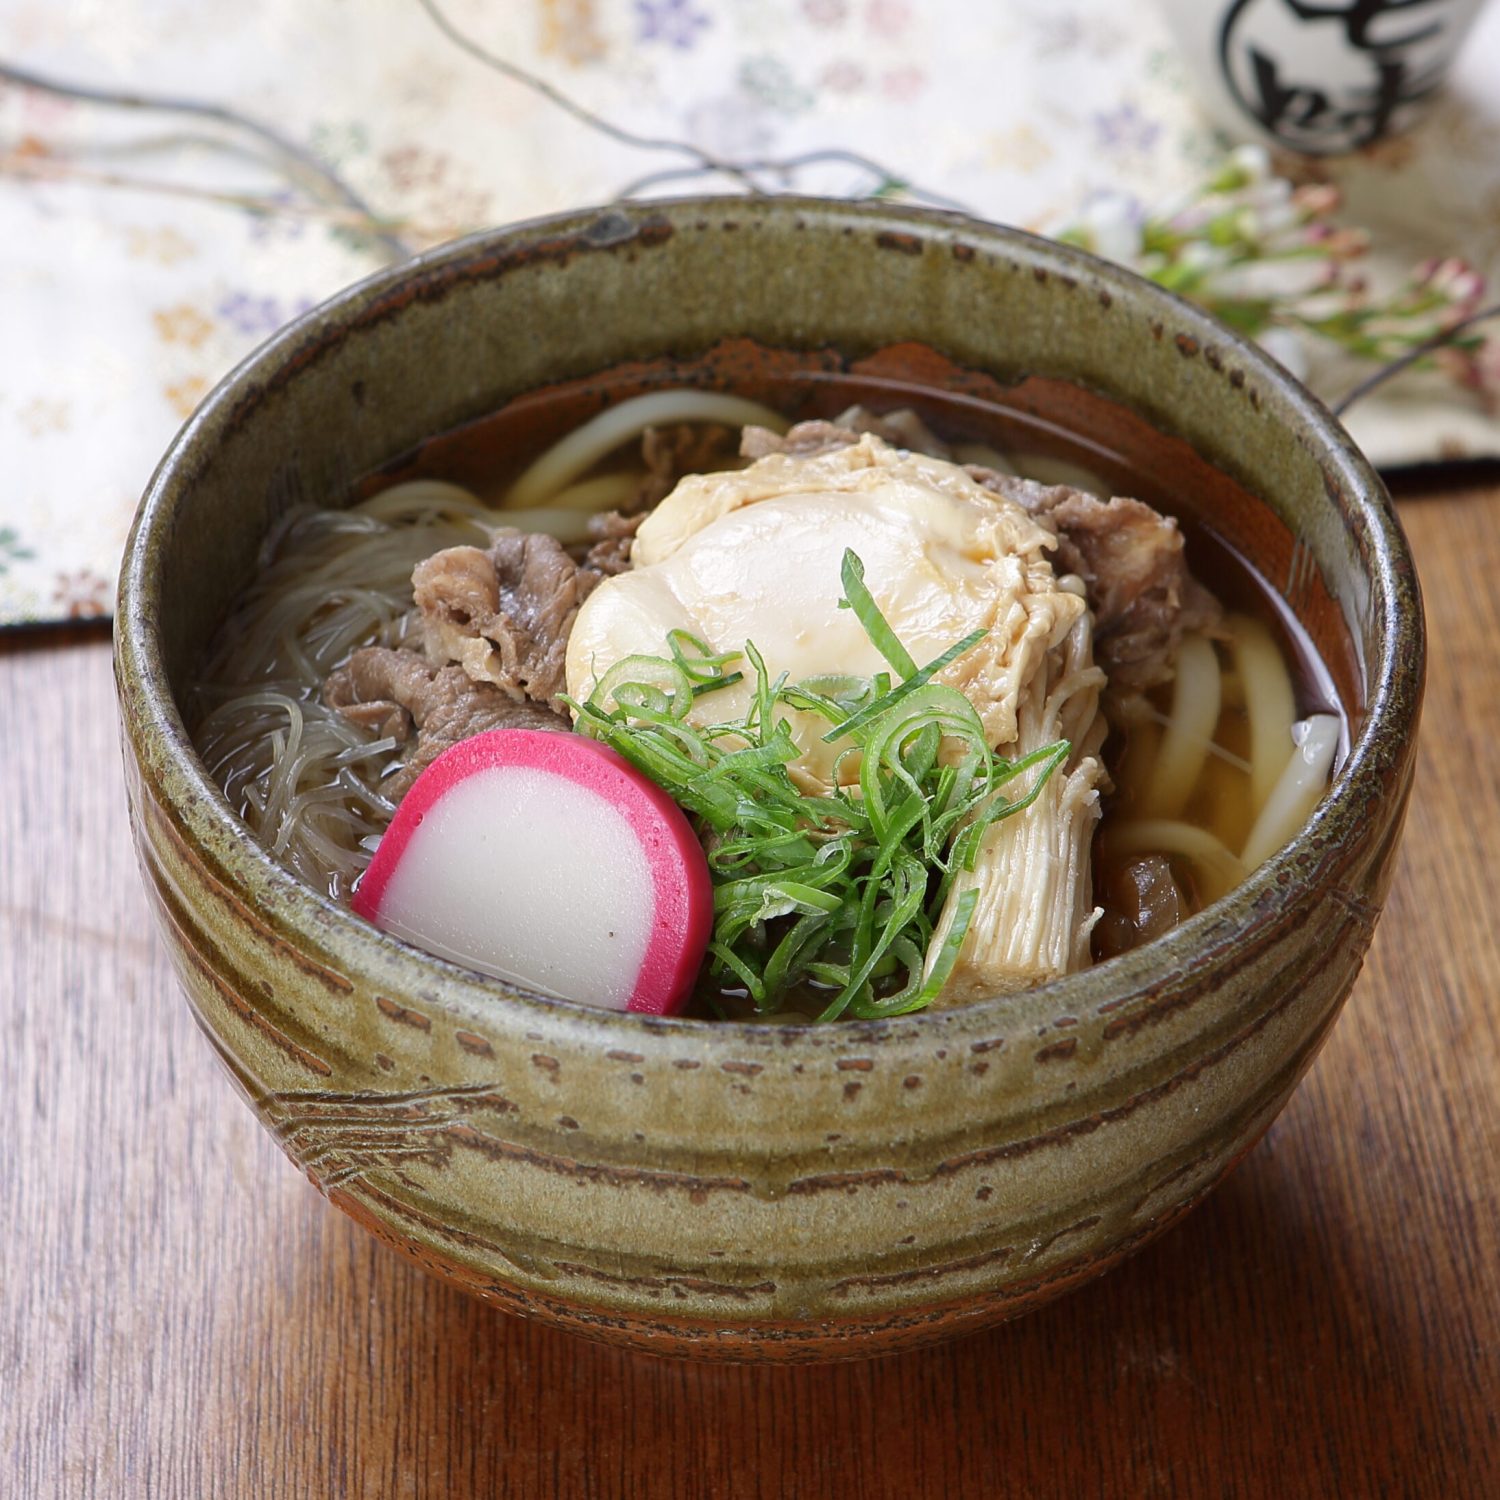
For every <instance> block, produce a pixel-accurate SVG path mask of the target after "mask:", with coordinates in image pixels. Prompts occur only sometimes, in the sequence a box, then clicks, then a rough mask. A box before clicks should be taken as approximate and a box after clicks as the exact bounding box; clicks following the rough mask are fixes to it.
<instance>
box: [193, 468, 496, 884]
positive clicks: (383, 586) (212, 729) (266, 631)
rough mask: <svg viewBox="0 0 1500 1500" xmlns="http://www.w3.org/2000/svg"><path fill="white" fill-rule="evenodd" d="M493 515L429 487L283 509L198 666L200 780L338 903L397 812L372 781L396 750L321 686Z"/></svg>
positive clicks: (394, 635) (477, 540)
mask: <svg viewBox="0 0 1500 1500" xmlns="http://www.w3.org/2000/svg"><path fill="white" fill-rule="evenodd" d="M493 514H494V513H493V512H492V511H489V510H487V509H486V508H485V507H483V506H482V505H481V504H480V503H479V501H478V500H477V499H475V497H474V496H473V495H472V494H470V493H469V492H468V491H467V490H464V489H460V488H459V487H458V486H457V485H451V484H443V483H439V482H436V481H432V480H416V481H413V482H411V483H409V484H401V485H395V486H392V487H391V488H389V489H386V490H383V491H381V493H379V494H378V495H374V496H372V497H371V498H370V499H369V500H366V501H364V502H362V503H361V504H359V505H354V506H351V507H350V508H349V509H348V510H307V509H303V510H299V511H295V512H293V513H291V514H290V515H288V516H287V517H286V519H285V520H284V521H283V523H282V524H281V525H280V526H279V527H278V528H277V530H276V532H275V533H274V534H273V536H272V537H271V538H270V540H269V541H268V543H267V545H266V548H265V550H264V553H263V557H262V565H261V568H260V570H259V571H258V572H257V574H256V577H255V581H254V582H253V583H252V585H251V587H250V589H249V590H248V592H247V593H246V594H245V596H244V597H243V598H242V600H241V601H240V603H239V606H238V607H237V608H236V610H235V612H234V614H233V615H232V616H231V617H230V618H229V620H228V621H227V622H226V623H225V626H224V629H223V631H222V632H221V635H220V645H219V648H218V650H217V651H216V653H215V655H214V656H213V658H212V659H211V660H210V661H209V663H208V665H207V667H206V668H205V670H204V674H203V681H202V682H201V683H200V684H199V687H198V698H199V704H200V706H201V707H202V708H203V709H204V710H206V711H205V712H204V716H203V718H202V719H201V720H200V722H199V724H198V728H197V733H196V736H195V738H196V741H197V745H198V749H199V751H200V753H201V754H202V756H203V759H204V762H205V764H206V765H207V767H208V770H209V774H210V775H211V776H212V777H213V778H214V780H215V781H217V782H218V783H219V784H220V785H221V786H222V787H223V788H224V792H225V795H226V797H228V799H229V802H230V805H231V806H232V807H233V808H234V809H235V811H236V812H237V813H239V814H240V816H241V817H243V818H244V820H245V821H246V823H248V824H249V826H250V828H251V830H252V831H253V832H254V833H255V835H256V836H257V838H259V839H260V841H261V842H262V843H263V844H264V845H265V846H266V848H267V849H268V850H270V852H271V853H272V854H273V855H274V856H275V857H276V858H277V859H278V860H280V861H281V862H282V863H283V864H284V865H286V867H287V868H288V869H290V870H292V871H293V872H294V873H296V874H298V875H300V876H301V877H303V878H304V879H305V880H307V881H309V882H310V883H311V884H313V885H315V886H318V887H320V888H322V889H324V890H327V891H328V893H329V894H330V895H331V896H334V897H335V898H342V897H346V896H347V895H348V893H349V889H350V887H351V886H352V884H353V882H354V879H355V878H356V877H357V876H358V874H359V873H360V871H361V870H363V869H364V867H365V865H366V864H368V863H369V858H370V850H369V848H368V847H367V844H368V843H369V842H370V841H371V839H372V838H373V836H375V835H378V834H379V833H380V832H381V830H383V829H384V827H385V825H386V824H387V823H388V822H389V821H390V818H391V815H392V814H393V813H394V811H395V807H394V805H393V804H392V803H391V801H390V799H389V798H388V797H386V796H384V795H383V794H382V793H381V791H380V783H381V780H382V778H383V776H384V775H385V773H386V772H387V771H388V770H389V769H390V768H391V767H392V764H393V759H394V757H393V752H394V750H395V748H396V742H395V741H394V740H392V739H378V740H373V741H372V740H371V739H370V738H369V735H368V733H367V732H366V731H365V730H363V729H361V728H360V727H359V726H357V725H355V724H353V723H351V722H350V721H349V720H347V719H346V718H344V717H343V715H341V714H339V713H337V712H336V711H335V710H333V709H331V708H328V707H327V706H326V705H325V704H324V703H323V702H322V700H321V698H320V696H319V694H320V690H321V688H322V684H323V679H324V678H325V677H326V676H327V675H328V673H329V672H331V671H332V670H333V669H334V668H335V667H336V666H338V665H339V664H340V663H341V662H343V661H345V660H347V658H348V657H349V655H350V654H351V653H352V652H354V651H355V650H357V649H358V648H359V647H361V646H372V645H383V646H398V645H400V644H401V643H402V642H403V641H404V640H405V639H406V638H407V635H408V632H409V630H410V628H411V620H410V610H411V607H412V595H411V572H412V569H413V568H414V567H415V566H416V564H417V563H419V562H420V561H421V560H422V559H423V558H424V557H428V556H430V555H431V554H432V553H433V552H436V551H438V550H440V549H441V548H444V547H455V546H461V545H465V544H468V545H474V546H487V545H488V544H489V542H490V539H491V536H492V533H493V529H494V527H493V521H492V518H493Z"/></svg>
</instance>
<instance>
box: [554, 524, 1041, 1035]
mask: <svg viewBox="0 0 1500 1500" xmlns="http://www.w3.org/2000/svg"><path fill="white" fill-rule="evenodd" d="M841 572H842V580H843V589H844V593H843V598H842V600H841V601H840V602H841V607H845V608H849V609H852V610H853V611H854V612H855V615H856V617H857V618H858V619H859V622H860V624H861V625H862V626H863V628H864V630H865V633H866V634H867V635H868V636H869V638H870V641H871V643H872V644H873V645H874V646H875V648H876V649H877V650H878V651H879V652H880V654H881V655H882V656H883V657H884V658H885V660H886V661H887V662H889V663H890V665H891V667H892V668H893V669H894V671H895V673H896V677H895V678H894V679H893V678H892V677H891V675H890V673H887V672H877V673H875V674H874V675H873V676H870V677H858V676H853V675H849V674H839V673H830V674H823V675H821V676H817V677H811V678H807V679H805V680H804V681H802V682H797V683H789V682H788V681H787V680H786V676H785V674H782V675H781V676H778V677H774V678H773V677H772V675H771V673H770V672H769V670H768V669H767V667H766V663H765V660H764V659H763V657H762V656H761V653H760V652H759V651H758V650H757V649H756V648H755V645H754V643H753V642H750V641H746V642H745V645H744V650H743V652H740V651H727V652H715V651H714V650H712V649H711V648H710V646H709V645H708V644H707V643H706V642H704V641H701V640H699V639H698V638H697V637H696V636H694V635H692V634H690V633H689V632H688V631H685V630H674V631H672V632H670V634H669V635H668V637H667V640H666V653H667V654H666V655H665V656H661V657H652V656H639V655H637V656H629V657H626V658H624V659H623V660H622V661H619V662H617V663H615V665H614V666H613V667H611V668H610V669H609V671H608V672H606V673H605V674H604V676H603V677H602V678H601V679H600V680H599V681H598V683H597V684H596V685H595V687H594V690H593V692H592V693H591V694H590V696H589V699H588V701H587V702H585V703H577V702H574V701H573V700H571V699H569V700H566V701H567V703H568V706H569V708H571V709H572V711H573V713H574V715H575V716H576V721H577V727H578V729H579V730H580V732H582V733H584V734H588V735H592V736H593V737H594V738H595V739H598V740H600V741H602V742H603V743H605V744H607V745H610V746H611V747H613V748H614V749H615V750H616V751H618V752H619V753H620V754H621V755H622V756H624V757H625V759H626V760H628V761H629V762H630V763H631V764H632V765H634V766H636V767H638V768H639V769H640V770H641V771H643V772H644V773H645V774H646V775H648V776H650V777H651V778H652V780H654V781H656V782H657V783H658V784H659V785H661V786H662V787H663V788H664V789H665V790H666V791H667V792H668V793H669V794H670V795H671V796H672V797H673V798H675V799H676V801H677V802H678V803H680V804H681V806H682V807H684V808H685V809H686V810H687V811H688V812H689V813H691V814H692V815H693V816H694V818H696V819H697V821H698V827H699V833H700V836H701V837H702V838H703V841H704V846H705V848H706V850H707V852H708V861H709V871H710V875H711V877H712V879H713V881H714V887H715V890H714V933H713V939H712V941H711V942H710V944H709V948H708V955H707V959H706V961H705V965H704V975H703V981H704V985H705V988H706V989H707V990H708V992H709V999H710V1003H711V1004H713V1005H714V1006H715V1007H716V1008H720V1009H722V1008H721V1007H719V1005H718V1001H717V1000H716V999H715V998H714V997H715V993H716V992H722V991H725V990H743V991H744V992H745V993H746V994H747V995H748V996H749V997H750V1000H751V1003H752V1004H753V1005H754V1006H755V1007H756V1009H757V1010H758V1011H759V1012H761V1013H762V1014H774V1013H776V1012H778V1011H781V1010H783V1009H785V1008H787V1006H788V1005H789V1004H794V1005H795V1006H796V1007H797V1008H798V1009H800V1010H804V1011H810V1012H811V1011H815V1012H817V1014H818V1019H819V1020H833V1019H835V1018H836V1017H838V1016H843V1015H849V1016H856V1017H862V1018H867V1019H870V1018H877V1017H882V1016H894V1015H902V1014H905V1013H906V1012H908V1011H913V1010H920V1009H921V1008H923V1007H924V1006H927V1005H930V1004H931V1003H932V1002H933V1000H934V999H936V998H937V996H938V995H939V993H940V992H941V990H942V988H943V985H944V984H945V983H946V982H947V981H948V979H949V977H950V976H951V974H952V972H953V968H954V965H955V964H956V963H957V961H958V955H959V951H960V949H961V948H962V946H963V941H964V938H965V936H966V934H967V932H968V929H969V924H970V922H971V921H972V920H973V913H974V907H975V903H976V900H977V896H976V894H975V892H973V891H965V892H963V893H962V894H961V895H960V896H959V897H958V899H957V901H956V902H955V905H954V911H953V920H952V921H951V922H950V923H949V926H948V929H947V932H946V933H945V934H944V937H943V941H942V943H941V945H940V946H939V948H938V951H937V952H936V953H935V954H934V955H932V957H931V959H930V961H929V953H930V951H931V949H932V945H933V940H934V935H935V932H936V928H937V924H938V921H939V920H940V918H941V915H942V910H943V904H944V902H945V900H946V899H947V896H948V893H949V890H950V887H951V884H952V879H953V876H954V874H955V873H956V872H958V871H960V870H966V869H970V868H972V866H973V863H974V861H975V859H976V858H977V856H978V851H979V847H980V843H981V841H982V839H983V837H984V834H985V832H986V830H987V829H988V828H989V827H990V826H991V825H992V824H994V823H995V822H996V821H998V820H999V819H1001V818H1005V817H1010V816H1011V815H1013V814H1014V813H1017V812H1019V811H1021V810H1022V809H1023V808H1025V807H1029V806H1030V805H1031V803H1032V802H1033V801H1034V800H1035V798H1036V797H1037V795H1038V794H1039V793H1040V791H1041V789H1042V786H1043V785H1044V784H1045V783H1046V781H1047V780H1048V778H1049V777H1050V776H1051V775H1052V773H1053V772H1054V771H1055V770H1056V769H1057V768H1058V767H1059V766H1060V765H1061V764H1062V763H1063V762H1064V761H1065V760H1066V758H1067V756H1068V753H1069V746H1068V744H1067V742H1066V741H1058V742H1057V743H1055V744H1052V745H1047V746H1044V747H1043V748H1042V749H1040V750H1038V751H1035V752H1034V753H1032V754H1031V755H1028V756H1025V757H1024V758H1022V759H1020V760H1016V761H1006V760H1001V759H998V758H997V757H996V756H995V754H994V752H993V751H992V749H991V748H990V745H989V743H988V741H987V740H986V738H985V732H984V725H983V723H982V721H981V720H980V718H979V715H978V713H977V712H976V711H975V709H974V706H973V705H972V704H971V703H970V702H969V700H968V699H967V698H966V697H965V696H964V695H963V694H962V693H960V692H958V691H957V690H956V689H954V688H950V687H946V686H943V685H940V684H938V683H936V682H934V681H933V680H932V679H933V678H934V677H935V676H936V675H937V674H938V673H940V672H941V671H942V670H943V669H944V668H945V667H947V666H949V665H950V664H951V663H953V662H955V661H957V660H958V659H959V658H960V657H961V656H963V655H964V654H965V653H966V652H968V651H971V650H973V648H974V647H975V646H976V645H977V644H978V643H979V642H980V641H981V640H983V639H984V636H985V632H984V631H982V630H978V631H974V632H973V633H971V634H970V635H967V636H965V637H964V638H963V639H962V640H961V641H958V642H957V643H956V644H954V645H953V646H951V647H949V648H948V650H946V651H944V652H943V653H942V654H941V655H940V656H938V657H936V658H935V659H934V660H933V661H931V662H929V663H928V664H927V666H925V667H922V668H918V666H917V665H916V663H915V661H914V660H913V659H912V657H911V654H910V653H909V652H908V651H907V650H906V648H905V646H903V645H902V643H901V641H900V639H899V638H898V637H897V635H896V633H895V631H894V629H892V627H891V625H890V623H889V622H888V621H887V620H886V618H885V617H884V615H883V614H881V612H880V608H879V606H878V605H877V604H876V603H875V599H874V596H873V595H872V594H871V593H870V591H869V589H868V588H867V587H866V585H865V582H864V565H863V563H862V562H861V561H860V559H859V557H858V556H857V555H856V554H855V553H854V552H853V551H846V552H845V553H844V558H843V564H842V570H841ZM741 660H743V661H744V662H745V663H746V664H747V668H748V672H747V673H741V672H740V671H738V670H734V671H731V670H729V669H730V667H731V665H732V664H733V663H735V662H738V661H741ZM747 675H749V676H751V677H752V679H753V689H752V691H751V694H750V701H749V704H748V707H747V708H746V709H745V711H744V713H743V714H742V716H741V717H740V718H738V719H735V720H731V721H727V722H723V723H715V724H708V725H697V724H693V723H690V722H689V721H688V715H689V712H690V710H692V709H693V707H694V705H695V704H697V703H698V702H700V701H701V700H704V698H705V696H706V695H709V694H712V693H713V692H716V691H717V690H718V689H720V688H723V687H728V686H730V685H731V684H733V683H736V682H740V681H742V680H744V677H745V676H747ZM708 701H710V702H711V701H712V700H711V699H708ZM789 710H796V711H801V712H807V713H813V714H816V715H818V716H819V717H821V718H822V719H824V720H826V721H827V723H828V724H829V726H830V728H829V731H828V732H827V734H825V735H824V739H825V741H827V742H829V743H834V742H837V741H847V746H846V748H845V749H844V750H842V751H841V752H840V754H839V756H838V758H837V760H836V761H835V766H834V779H835V785H834V787H833V789H832V790H831V791H830V792H828V793H826V794H822V795H817V794H808V793H805V792H803V791H802V790H801V788H800V787H799V786H798V785H797V784H796V782H795V781H794V780H793V779H792V775H791V771H790V767H791V766H792V764H793V763H794V762H795V761H797V760H798V758H799V756H800V753H801V752H800V750H799V748H798V745H797V742H796V740H795V739H794V737H793V735H792V730H791V726H790V724H789V722H788V721H787V719H786V717H785V713H786V711H789ZM700 714H701V710H700ZM851 756H853V757H856V758H857V761H858V770H857V778H856V784H854V785H845V784H843V781H842V771H843V768H844V767H846V766H850V767H851V768H852V765H853V763H852V762H851V761H850V759H849V757H851ZM1026 772H1034V774H1033V775H1032V776H1031V778H1030V781H1029V784H1028V785H1027V787H1026V790H1025V792H1024V793H1023V794H1022V795H1021V796H1019V797H1016V798H1014V799H1013V800H1012V799H1011V798H1008V797H1007V796H1006V795H1005V793H1004V791H1003V790H1002V789H1003V788H1004V787H1005V786H1006V785H1007V784H1008V783H1010V782H1012V781H1014V780H1015V779H1016V778H1017V777H1019V776H1021V775H1023V774H1024V773H1026Z"/></svg>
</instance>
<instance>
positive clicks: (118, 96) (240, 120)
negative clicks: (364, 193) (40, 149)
mask: <svg viewBox="0 0 1500 1500" xmlns="http://www.w3.org/2000/svg"><path fill="white" fill-rule="evenodd" d="M0 80H3V81H4V82H7V83H15V84H20V85H21V86H22V87H24V88H30V89H37V90H39V91H40V92H41V93H44V94H55V95H57V96H58V97H59V98H62V99H79V100H82V101H84V102H85V103H88V104H105V105H110V106H112V107H114V108H118V109H147V110H165V111H170V112H171V113H174V114H181V115H193V116H196V117H197V118H198V119H201V120H214V121H216V122H217V123H219V124H220V125H228V126H231V127H233V128H234V129H236V130H243V131H246V132H247V133H248V134H250V135H253V136H255V137H256V138H257V139H259V140H261V141H264V142H265V143H266V145H268V146H270V147H272V148H273V149H274V150H275V151H276V152H278V153H279V154H280V155H281V156H282V157H284V158H286V160H288V161H290V162H293V163H295V164H296V165H297V166H299V167H301V168H302V169H303V170H304V171H306V172H308V173H310V174H311V175H312V176H313V177H315V178H317V179H318V180H319V181H320V182H321V183H322V184H323V185H324V186H325V187H328V188H330V189H332V191H333V192H335V193H337V194H338V196H339V197H340V198H341V199H342V200H343V201H344V203H345V204H346V205H347V206H348V207H349V208H350V209H352V210H353V211H354V212H355V213H356V214H359V215H362V216H363V218H364V219H365V220H366V221H367V222H369V223H370V224H379V223H380V220H379V219H378V218H377V216H376V215H375V213H374V212H373V211H372V210H371V208H370V206H369V205H368V204H367V203H366V202H365V200H364V199H363V198H362V197H360V195H359V194H358V193H357V192H355V190H354V189H353V188H352V187H350V186H349V184H348V183H347V182H345V181H344V179H343V178H342V177H340V176H339V175H338V173H337V172H335V171H334V170H333V169H332V168H331V167H328V166H325V165H324V164H323V163H322V162H321V161H319V160H318V158H317V157H316V156H314V155H313V154H312V153H311V152H310V151H306V150H304V149H303V148H302V147H301V146H299V145H297V143H296V142H295V141H293V140H290V139H289V138H288V137H286V136H284V135H282V134H281V132H280V131H278V130H274V129H273V128H272V127H271V126H269V125H263V124H262V123H261V122H260V121H259V120H254V119H252V118H251V117H250V116H249V115H242V114H241V113H240V112H239V111H238V110H234V109H230V108H229V107H228V106H226V105H222V104H208V103H205V102H203V101H201V100H198V99H178V98H172V97H169V96H166V95H161V94H143V93H140V92H138V91H136V90H134V89H131V90H115V89H101V88H91V87H89V86H87V85H84V84H77V83H63V82H61V81H60V80H58V79H54V78H47V77H44V76H43V75H42V74H40V73H33V72H32V71H31V70H30V69H28V68H18V67H16V66H15V65H14V64H12V63H6V62H0ZM373 234H374V237H375V239H377V240H378V241H380V243H381V244H383V245H384V246H385V247H386V249H387V250H389V251H390V252H391V253H392V255H393V256H395V257H396V258H397V259H400V260H405V259H406V258H407V257H408V256H409V255H410V254H411V253H412V252H411V247H410V246H408V245H407V244H406V243H405V242H404V241H403V240H401V239H400V238H398V237H397V236H396V235H394V234H390V233H388V232H386V231H384V230H381V229H378V228H377V229H375V230H373Z"/></svg>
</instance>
